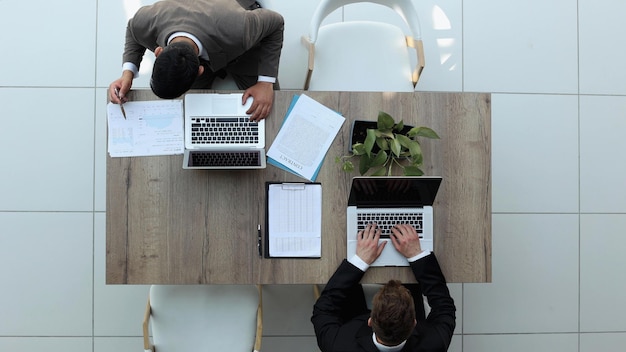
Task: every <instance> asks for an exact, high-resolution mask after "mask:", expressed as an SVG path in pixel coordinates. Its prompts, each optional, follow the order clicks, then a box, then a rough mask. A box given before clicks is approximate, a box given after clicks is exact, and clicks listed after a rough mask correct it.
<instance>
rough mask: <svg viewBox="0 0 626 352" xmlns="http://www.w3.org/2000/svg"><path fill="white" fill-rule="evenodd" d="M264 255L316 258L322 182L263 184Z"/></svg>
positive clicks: (318, 248) (318, 246) (320, 242)
mask: <svg viewBox="0 0 626 352" xmlns="http://www.w3.org/2000/svg"><path fill="white" fill-rule="evenodd" d="M267 187H268V188H267V221H268V224H267V232H266V246H267V252H266V255H267V256H268V257H306V258H319V257H320V256H321V253H322V185H321V184H319V183H276V184H268V186H267Z"/></svg>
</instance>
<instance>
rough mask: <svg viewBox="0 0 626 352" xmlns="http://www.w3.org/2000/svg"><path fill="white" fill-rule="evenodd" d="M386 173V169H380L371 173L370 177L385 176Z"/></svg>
mask: <svg viewBox="0 0 626 352" xmlns="http://www.w3.org/2000/svg"><path fill="white" fill-rule="evenodd" d="M386 173H387V169H386V168H385V167H381V168H379V169H378V170H376V171H374V172H372V175H371V176H385V174H386Z"/></svg>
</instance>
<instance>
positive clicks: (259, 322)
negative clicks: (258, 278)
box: [254, 285, 263, 352]
mask: <svg viewBox="0 0 626 352" xmlns="http://www.w3.org/2000/svg"><path fill="white" fill-rule="evenodd" d="M257 288H258V290H259V307H258V308H257V311H256V338H255V340H254V352H259V351H260V350H261V340H262V339H263V286H262V285H257Z"/></svg>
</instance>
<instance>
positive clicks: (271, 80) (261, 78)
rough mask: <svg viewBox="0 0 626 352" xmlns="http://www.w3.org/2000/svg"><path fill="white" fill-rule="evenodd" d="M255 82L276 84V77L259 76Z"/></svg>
mask: <svg viewBox="0 0 626 352" xmlns="http://www.w3.org/2000/svg"><path fill="white" fill-rule="evenodd" d="M257 82H268V83H276V77H270V76H259V78H258V79H257Z"/></svg>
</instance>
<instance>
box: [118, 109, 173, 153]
mask: <svg viewBox="0 0 626 352" xmlns="http://www.w3.org/2000/svg"><path fill="white" fill-rule="evenodd" d="M124 109H125V110H126V119H124V116H123V115H122V110H121V109H120V106H119V105H117V104H113V103H109V104H108V105H107V121H108V127H109V130H108V151H109V154H110V155H111V157H130V156H150V155H173V154H183V152H184V139H185V137H184V132H183V101H182V100H154V101H134V102H128V103H125V104H124Z"/></svg>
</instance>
